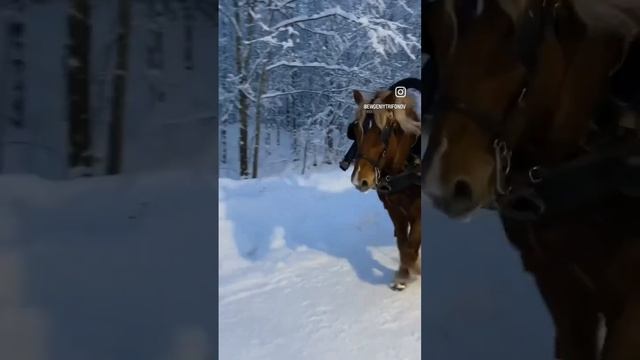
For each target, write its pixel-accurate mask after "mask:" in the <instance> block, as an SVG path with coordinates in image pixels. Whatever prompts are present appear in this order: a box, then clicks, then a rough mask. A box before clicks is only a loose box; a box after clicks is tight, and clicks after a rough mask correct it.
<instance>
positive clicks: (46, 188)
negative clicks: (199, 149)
mask: <svg viewBox="0 0 640 360" xmlns="http://www.w3.org/2000/svg"><path fill="white" fill-rule="evenodd" d="M215 183H216V179H215V178H214V177H213V176H210V175H205V174H194V173H184V172H183V173H180V172H166V173H147V174H145V175H143V174H139V175H126V176H118V177H102V178H95V179H77V180H73V181H59V182H57V181H47V180H42V179H40V178H37V177H35V176H30V175H11V176H8V175H5V176H0V359H8V360H21V359H25V360H87V359H96V360H97V359H105V360H106V359H118V360H156V359H159V360H210V359H214V358H215V356H214V355H215V339H214V334H215V331H216V329H215V326H216V324H215V311H216V307H215V302H216V287H215V278H214V276H215V275H214V274H215V272H216V268H215V266H216V265H215V258H214V253H215V246H216V241H215V236H216V234H215V212H216V206H217V204H216V201H215V198H216V187H215Z"/></svg>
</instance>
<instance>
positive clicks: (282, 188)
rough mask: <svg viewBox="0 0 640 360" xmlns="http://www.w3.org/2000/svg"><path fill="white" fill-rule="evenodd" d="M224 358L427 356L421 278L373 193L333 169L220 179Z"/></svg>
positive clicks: (221, 300)
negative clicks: (397, 274)
mask: <svg viewBox="0 0 640 360" xmlns="http://www.w3.org/2000/svg"><path fill="white" fill-rule="evenodd" d="M219 184H220V192H219V194H220V208H219V210H220V211H219V214H220V215H219V216H220V221H219V223H220V229H219V235H220V236H219V239H220V243H219V247H220V268H219V269H220V275H219V280H220V289H219V291H220V292H219V294H220V295H219V301H220V305H219V314H220V323H219V328H220V339H219V340H220V343H219V344H220V349H219V355H220V359H225V360H227V359H242V360H252V359H309V360H313V359H318V360H319V359H354V360H357V359H385V360H386V359H399V360H402V359H407V360H415V359H420V347H421V330H420V319H421V318H420V315H421V314H420V312H421V310H420V293H421V285H420V283H414V284H412V285H413V286H410V287H409V288H408V289H407V290H405V291H404V292H401V293H398V292H393V291H391V290H390V289H389V288H388V283H389V282H390V281H391V280H392V277H393V272H394V271H395V269H396V267H397V264H398V253H397V250H396V245H395V240H394V237H393V229H392V226H391V223H390V220H389V219H388V217H387V215H386V212H385V210H384V208H383V207H382V204H381V203H380V201H379V200H378V198H377V196H376V195H375V193H367V194H361V193H359V192H357V191H355V190H354V189H353V186H352V185H351V183H350V181H349V174H345V173H336V172H329V173H323V174H315V175H312V176H311V177H310V178H308V179H303V178H300V177H291V178H282V179H275V178H274V179H263V180H257V181H256V180H248V181H242V182H238V181H232V180H226V179H222V180H220V183H219Z"/></svg>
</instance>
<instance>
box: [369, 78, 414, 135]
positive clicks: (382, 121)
mask: <svg viewBox="0 0 640 360" xmlns="http://www.w3.org/2000/svg"><path fill="white" fill-rule="evenodd" d="M392 95H393V93H392V92H391V91H389V90H382V91H378V92H377V93H376V94H375V95H374V97H373V99H374V101H373V103H378V104H382V103H385V102H388V101H389V99H392V103H394V104H403V105H405V109H394V110H391V112H392V113H393V117H394V119H395V120H396V121H397V122H398V125H400V128H401V129H402V130H403V131H404V132H405V133H408V134H411V135H417V136H420V135H421V134H422V128H421V125H422V123H421V121H420V114H418V112H419V111H420V95H419V94H414V93H413V92H412V91H410V89H408V91H407V96H405V97H396V96H392ZM382 114H384V115H382ZM375 120H376V125H378V127H379V128H380V129H384V127H385V126H387V122H388V121H389V117H388V116H386V114H385V112H376V113H375Z"/></svg>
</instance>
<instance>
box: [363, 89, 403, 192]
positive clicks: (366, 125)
mask: <svg viewBox="0 0 640 360" xmlns="http://www.w3.org/2000/svg"><path fill="white" fill-rule="evenodd" d="M372 103H373V100H371V102H370V104H372ZM373 126H375V120H374V116H373V110H367V113H366V114H365V118H364V121H363V122H362V137H364V135H365V134H366V133H367V131H369V130H370V129H371V128H372V127H373ZM395 126H397V124H396V122H393V124H391V125H390V124H389V123H387V124H386V125H385V127H384V128H383V129H382V130H381V134H380V138H381V140H382V144H383V145H384V147H383V149H382V153H381V154H380V156H379V157H378V158H377V159H375V160H374V159H372V158H370V157H367V156H365V155H364V154H363V153H362V147H361V146H358V153H357V154H356V156H355V160H356V161H358V160H364V161H366V162H368V163H369V165H371V166H372V167H373V169H374V172H375V178H374V181H375V184H374V185H377V184H379V183H380V178H381V176H382V175H381V174H382V171H381V170H380V167H381V165H382V162H383V161H384V159H385V158H386V156H387V150H388V149H389V138H390V137H391V132H392V131H393V128H394V127H395Z"/></svg>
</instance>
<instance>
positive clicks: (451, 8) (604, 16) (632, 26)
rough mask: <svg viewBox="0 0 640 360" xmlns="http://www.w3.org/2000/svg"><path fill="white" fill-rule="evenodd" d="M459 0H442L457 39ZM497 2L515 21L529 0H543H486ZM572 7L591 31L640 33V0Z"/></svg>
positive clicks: (583, 2) (600, 0)
mask: <svg viewBox="0 0 640 360" xmlns="http://www.w3.org/2000/svg"><path fill="white" fill-rule="evenodd" d="M457 1H459V0H445V5H444V7H445V11H446V12H447V14H448V16H449V17H450V18H451V22H452V24H453V34H454V35H453V39H454V46H452V48H454V47H455V39H457V33H458V31H457V29H458V24H457V16H456V6H455V5H456V2H457ZM477 1H478V4H481V5H478V6H477V8H478V11H477V14H478V15H479V14H480V13H481V12H482V8H483V7H484V1H482V0H477ZM485 1H496V2H497V4H498V6H499V7H500V8H501V9H502V10H503V11H504V12H505V13H506V14H507V15H508V16H509V17H510V18H511V19H512V20H513V21H514V22H516V23H517V22H519V21H520V19H521V18H522V16H525V15H526V12H527V9H528V6H529V4H530V2H531V1H544V0H485ZM568 1H569V2H570V3H571V4H572V5H573V8H574V9H575V11H576V13H577V15H578V17H579V18H580V19H581V20H582V21H583V22H584V23H585V25H586V26H587V27H588V28H590V29H593V30H604V31H608V32H615V33H619V34H621V35H623V36H624V37H625V38H627V39H628V40H632V39H633V38H635V37H636V36H638V33H639V32H640V1H638V0H568Z"/></svg>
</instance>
